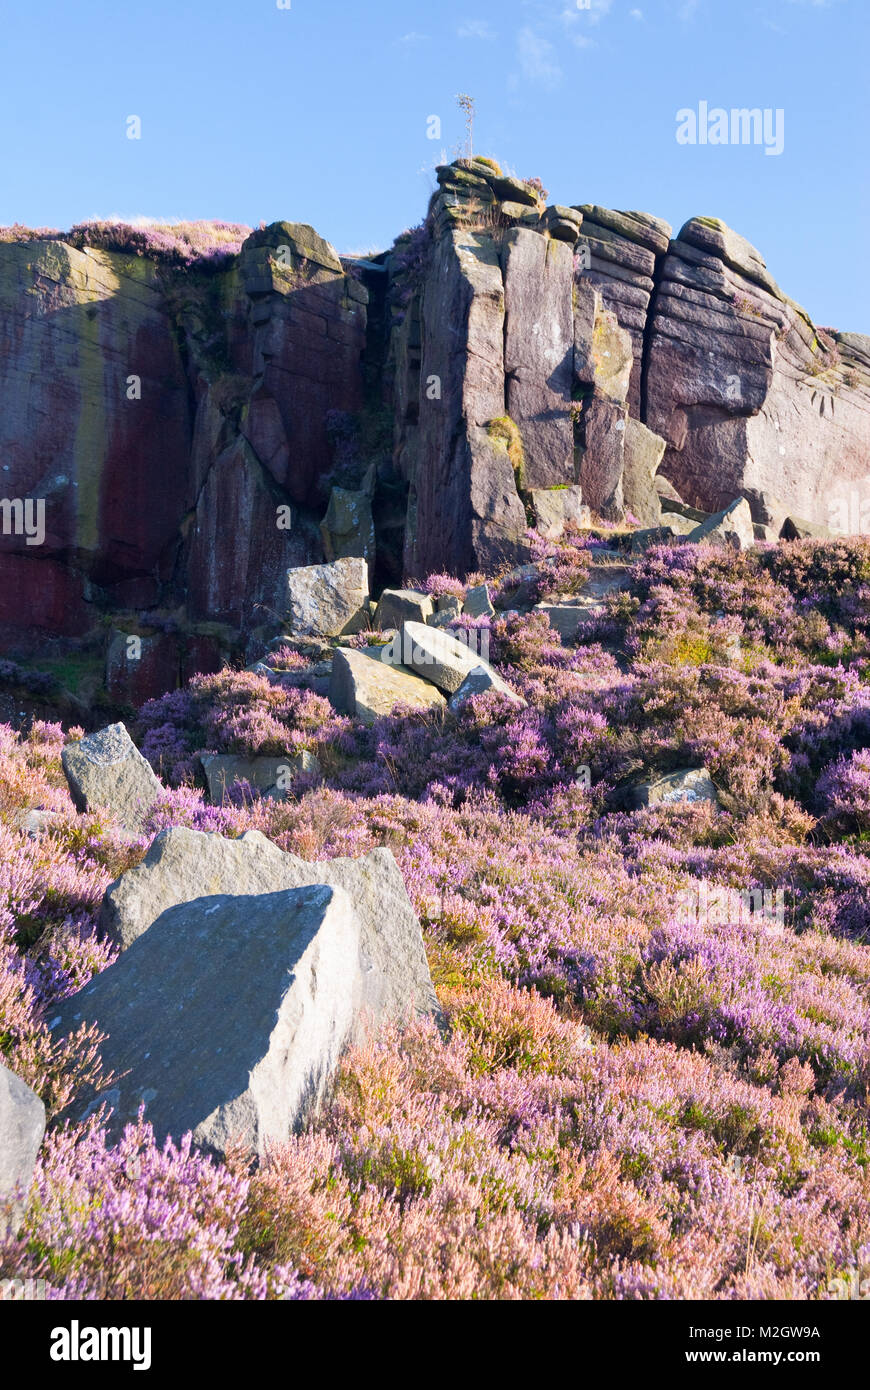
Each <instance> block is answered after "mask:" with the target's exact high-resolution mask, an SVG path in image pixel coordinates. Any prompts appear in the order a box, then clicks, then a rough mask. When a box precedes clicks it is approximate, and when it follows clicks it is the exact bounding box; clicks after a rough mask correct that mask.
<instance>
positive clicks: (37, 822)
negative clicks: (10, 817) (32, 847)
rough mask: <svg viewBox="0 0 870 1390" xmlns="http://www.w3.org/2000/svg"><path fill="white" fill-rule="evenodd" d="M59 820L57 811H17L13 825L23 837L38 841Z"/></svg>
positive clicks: (59, 816) (59, 815)
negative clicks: (27, 836)
mask: <svg viewBox="0 0 870 1390" xmlns="http://www.w3.org/2000/svg"><path fill="white" fill-rule="evenodd" d="M61 819H62V817H61V814H60V812H59V811H42V810H35V811H19V813H18V815H17V816H16V818H15V824H16V825H17V826H18V829H19V830H23V831H24V833H25V835H29V836H30V839H31V840H38V839H40V838H41V836H43V835H45V834H47V832H48V831H49V830H50V829H51V827H52V825H55V824H57V823H58V822H59V821H60V820H61Z"/></svg>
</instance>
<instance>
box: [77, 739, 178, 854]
mask: <svg viewBox="0 0 870 1390" xmlns="http://www.w3.org/2000/svg"><path fill="white" fill-rule="evenodd" d="M61 761H62V762H63V770H64V772H65V773H66V780H67V782H68V784H69V789H70V795H71V796H72V799H73V804H74V805H75V808H76V810H77V811H79V812H81V813H85V812H91V811H109V812H111V814H112V815H114V816H116V817H117V819H118V820H119V821H120V822H121V824H122V825H123V826H124V827H125V829H127V830H130V831H133V832H134V833H139V832H141V831H142V830H143V829H144V826H145V821H146V820H147V819H148V816H149V814H150V812H151V809H152V807H153V806H154V803H155V802H156V800H157V798H158V797H159V796H160V794H161V792H162V790H163V788H162V787H161V785H160V782H159V781H158V779H157V777H156V775H155V773H154V770H153V768H152V767H151V764H150V763H148V762H146V760H145V759H144V758H143V757H142V754H141V753H140V752H139V749H138V748H137V747H136V745H135V743H134V742H133V740H132V739H131V737H130V735H129V734H128V733H127V730H126V728H125V727H124V725H123V724H110V725H109V726H108V728H106V729H100V731H99V732H98V733H95V734H88V735H87V737H86V738H83V739H82V740H81V741H80V742H79V743H68V744H67V745H66V747H65V748H64V750H63V753H62V754H61Z"/></svg>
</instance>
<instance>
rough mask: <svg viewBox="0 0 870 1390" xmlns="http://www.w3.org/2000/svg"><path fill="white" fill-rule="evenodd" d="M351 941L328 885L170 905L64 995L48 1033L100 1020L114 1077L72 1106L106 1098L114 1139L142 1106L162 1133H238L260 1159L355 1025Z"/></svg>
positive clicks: (80, 1109) (350, 921)
mask: <svg viewBox="0 0 870 1390" xmlns="http://www.w3.org/2000/svg"><path fill="white" fill-rule="evenodd" d="M359 950H360V923H359V918H358V916H357V914H356V912H355V911H354V908H353V904H352V903H351V900H350V898H349V896H348V894H347V893H346V892H344V890H343V889H341V888H338V887H328V886H326V885H325V884H319V885H314V886H312V887H308V888H294V889H289V890H284V891H281V892H276V893H259V894H256V895H252V896H247V895H239V896H237V895H233V896H227V895H225V894H213V895H210V896H207V897H200V898H197V899H196V900H195V901H193V902H185V903H180V904H178V905H177V906H175V907H171V908H169V909H168V910H167V911H166V912H164V913H162V914H161V915H160V917H159V918H158V919H157V921H155V922H153V923H152V925H151V926H150V927H149V929H148V931H146V932H144V933H143V934H142V936H140V937H139V938H138V940H136V941H134V942H133V944H132V945H131V946H130V948H129V949H128V950H127V951H125V952H124V954H123V955H122V956H121V957H120V959H119V960H118V961H117V962H116V963H115V964H114V965H110V966H109V968H108V969H107V970H104V971H103V972H102V973H101V974H100V975H97V976H96V977H95V979H93V980H92V981H91V982H90V984H88V985H86V986H85V988H84V989H82V990H79V992H78V993H77V994H74V995H73V996H72V997H71V998H69V999H67V1000H65V1001H64V1002H63V1003H62V1004H61V1005H60V1010H59V1012H60V1017H59V1020H58V1022H57V1023H56V1024H55V1028H54V1033H55V1036H56V1037H58V1038H61V1037H64V1036H66V1035H67V1034H68V1033H70V1032H71V1031H73V1030H74V1029H75V1028H77V1027H78V1026H79V1025H80V1024H82V1023H93V1024H96V1025H97V1027H98V1028H99V1029H100V1030H101V1031H102V1032H104V1033H106V1034H107V1035H108V1037H107V1041H106V1042H104V1043H103V1045H102V1048H101V1055H102V1059H103V1064H104V1066H105V1067H106V1068H107V1069H110V1070H111V1071H112V1072H113V1073H114V1074H115V1075H116V1076H117V1077H119V1078H120V1079H119V1080H118V1081H117V1082H116V1083H115V1084H113V1085H111V1086H109V1087H108V1088H106V1089H104V1090H101V1091H99V1092H98V1093H96V1094H95V1095H93V1096H91V1097H89V1098H87V1099H86V1101H85V1102H77V1103H76V1104H75V1105H74V1106H73V1107H71V1108H70V1110H69V1112H68V1114H69V1115H70V1117H73V1118H78V1119H83V1118H84V1117H85V1116H86V1115H87V1114H88V1113H90V1111H92V1110H93V1109H95V1108H96V1106H98V1105H99V1104H101V1103H105V1104H107V1105H108V1106H110V1107H111V1115H110V1118H109V1122H108V1129H109V1132H110V1134H112V1135H113V1136H114V1135H117V1133H118V1132H119V1131H120V1130H121V1129H122V1128H123V1126H124V1125H125V1124H129V1123H131V1122H132V1121H134V1120H135V1119H136V1115H137V1113H138V1111H139V1107H140V1106H144V1109H145V1116H146V1118H147V1119H148V1120H149V1121H150V1122H151V1124H152V1125H153V1126H154V1130H155V1134H156V1136H157V1140H158V1142H162V1141H163V1140H164V1139H165V1138H166V1137H167V1136H169V1135H171V1136H172V1137H173V1138H174V1139H175V1140H176V1141H177V1140H179V1139H181V1137H182V1136H183V1135H184V1134H186V1133H187V1132H188V1131H191V1132H192V1134H193V1139H194V1143H196V1144H197V1145H199V1146H201V1147H204V1148H206V1149H208V1150H211V1151H213V1152H216V1153H218V1154H224V1153H226V1151H227V1148H228V1146H229V1144H230V1142H231V1141H232V1140H233V1139H234V1138H237V1137H238V1138H240V1139H242V1140H244V1141H245V1142H246V1144H247V1145H249V1146H250V1147H251V1148H253V1149H255V1150H256V1152H257V1153H258V1154H259V1155H260V1156H261V1157H262V1156H263V1155H264V1154H265V1152H266V1150H267V1148H268V1146H269V1145H270V1144H275V1143H281V1142H283V1141H285V1140H286V1139H288V1138H289V1136H290V1134H291V1132H292V1131H293V1130H294V1129H295V1128H297V1127H298V1126H299V1125H300V1124H301V1123H302V1121H303V1120H304V1119H305V1117H306V1116H307V1115H308V1114H310V1113H311V1111H312V1110H313V1109H314V1108H315V1107H316V1106H317V1104H318V1102H319V1101H320V1099H321V1098H322V1096H323V1094H324V1092H325V1090H326V1087H327V1085H328V1083H329V1081H330V1080H331V1078H332V1076H333V1074H334V1072H335V1069H336V1067H337V1065H338V1062H339V1058H340V1056H341V1053H342V1050H343V1049H344V1047H345V1046H346V1045H347V1043H348V1042H349V1041H350V1039H351V1037H352V1035H353V1031H354V1022H355V1015H356V1010H357V1007H358V998H357V994H356V987H357V969H356V967H357V963H358V960H359Z"/></svg>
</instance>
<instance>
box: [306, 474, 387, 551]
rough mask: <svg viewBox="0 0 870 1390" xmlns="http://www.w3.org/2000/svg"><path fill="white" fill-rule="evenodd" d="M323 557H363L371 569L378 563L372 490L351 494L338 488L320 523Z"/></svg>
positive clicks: (333, 490)
mask: <svg viewBox="0 0 870 1390" xmlns="http://www.w3.org/2000/svg"><path fill="white" fill-rule="evenodd" d="M320 537H321V540H322V541H323V553H324V555H325V556H326V558H327V560H342V559H345V558H347V557H348V556H362V558H363V559H365V560H367V561H368V562H369V564H370V565H372V564H374V559H375V522H374V517H373V516H372V497H371V488H370V487H368V486H366V487H362V488H358V489H353V490H350V489H348V488H343V487H334V488H333V489H332V492H331V493H330V495H329V506H328V507H327V509H326V516H325V517H324V518H323V520H322V521H321V523H320Z"/></svg>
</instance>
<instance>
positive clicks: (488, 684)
mask: <svg viewBox="0 0 870 1390" xmlns="http://www.w3.org/2000/svg"><path fill="white" fill-rule="evenodd" d="M489 690H494V691H495V692H496V693H497V694H499V695H505V696H507V698H508V699H509V700H510V701H511V702H512V703H513V704H515V705H517V706H522V707H523V708H524V707H525V705H526V701H525V700H524V699H523V698H522V697H521V696H520V695H517V694H516V692H515V691H513V690H511V688H510V686H509V685H508V684H507V682H506V681H503V680H502V678H501V676H500V675H498V674H497V672H495V671H494V670H493V669H492V667H491V666H484V665H480V666H475V667H474V669H473V670H472V671H469V673H468V675H467V676H466V677H465V680H464V681H463V682H462V684H461V685H460V687H459V689H458V690H457V692H456V694H455V695H452V696H451V698H450V702H449V705H450V710H451V712H452V713H453V714H456V712H457V710H459V709H460V707H461V706H462V705H464V704H465V701H466V700H467V699H469V697H470V696H472V695H484V694H486V692H487V691H489Z"/></svg>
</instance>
